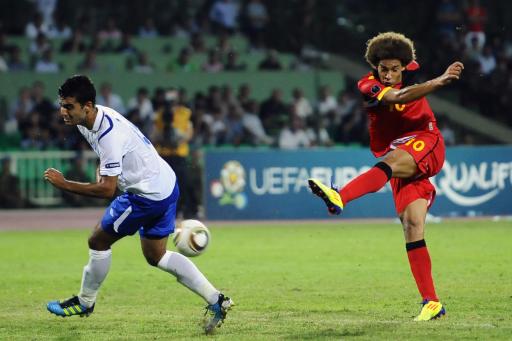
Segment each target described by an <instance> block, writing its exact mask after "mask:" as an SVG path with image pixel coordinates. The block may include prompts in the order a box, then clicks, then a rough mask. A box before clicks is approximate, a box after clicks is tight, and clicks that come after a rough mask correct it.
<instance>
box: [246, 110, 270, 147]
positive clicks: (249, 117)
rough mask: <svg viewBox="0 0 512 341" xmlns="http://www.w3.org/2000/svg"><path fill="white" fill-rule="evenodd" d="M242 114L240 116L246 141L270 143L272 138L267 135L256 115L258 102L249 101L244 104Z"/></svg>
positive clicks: (256, 143)
mask: <svg viewBox="0 0 512 341" xmlns="http://www.w3.org/2000/svg"><path fill="white" fill-rule="evenodd" d="M244 109H245V110H244V114H243V116H242V125H243V127H244V128H245V131H246V132H247V134H248V136H247V139H248V142H249V143H250V144H252V145H260V144H263V145H270V144H272V142H273V139H272V138H271V137H270V136H268V135H267V133H266V132H265V128H263V124H262V123H261V120H260V118H259V117H258V115H257V112H258V104H257V103H256V101H253V100H251V101H249V102H248V103H247V104H246V105H245V106H244Z"/></svg>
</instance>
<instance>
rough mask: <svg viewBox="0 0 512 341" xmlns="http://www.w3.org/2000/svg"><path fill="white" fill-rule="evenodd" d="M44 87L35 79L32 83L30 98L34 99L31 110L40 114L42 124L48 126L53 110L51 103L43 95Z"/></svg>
mask: <svg viewBox="0 0 512 341" xmlns="http://www.w3.org/2000/svg"><path fill="white" fill-rule="evenodd" d="M44 92H45V88H44V84H43V82H41V81H35V82H34V84H33V85H32V100H33V101H34V107H33V109H32V110H33V111H35V112H38V113H39V114H41V119H42V123H41V124H42V125H43V126H44V127H45V128H48V127H49V125H50V123H51V122H52V117H53V114H54V112H55V106H54V105H53V103H52V102H51V101H50V100H49V99H48V98H47V97H45V96H44Z"/></svg>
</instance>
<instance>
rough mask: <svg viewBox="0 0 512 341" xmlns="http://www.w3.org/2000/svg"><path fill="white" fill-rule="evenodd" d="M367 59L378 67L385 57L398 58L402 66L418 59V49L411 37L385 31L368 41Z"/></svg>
mask: <svg viewBox="0 0 512 341" xmlns="http://www.w3.org/2000/svg"><path fill="white" fill-rule="evenodd" d="M365 58H366V61H367V62H368V64H370V65H371V66H372V67H374V68H377V66H378V65H379V62H380V61H381V60H384V59H398V60H400V62H401V63H402V66H407V65H408V64H409V63H410V62H412V61H413V60H416V50H415V49H414V43H413V42H412V40H411V39H409V38H407V37H406V36H404V35H403V34H401V33H396V32H385V33H379V34H378V35H377V36H375V37H373V38H372V39H370V40H368V42H367V43H366V54H365Z"/></svg>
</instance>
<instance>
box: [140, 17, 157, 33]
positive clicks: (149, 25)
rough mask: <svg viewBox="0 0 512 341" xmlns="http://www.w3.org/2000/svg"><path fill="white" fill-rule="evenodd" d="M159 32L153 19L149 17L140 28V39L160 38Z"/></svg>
mask: <svg viewBox="0 0 512 341" xmlns="http://www.w3.org/2000/svg"><path fill="white" fill-rule="evenodd" d="M158 35H159V34H158V30H157V28H156V26H155V21H154V20H153V18H151V17H148V18H146V20H144V24H142V25H141V26H140V27H139V37H141V38H155V37H158Z"/></svg>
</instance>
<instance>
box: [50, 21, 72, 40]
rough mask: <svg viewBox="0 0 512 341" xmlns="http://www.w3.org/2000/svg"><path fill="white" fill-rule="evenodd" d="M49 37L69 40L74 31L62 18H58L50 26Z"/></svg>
mask: <svg viewBox="0 0 512 341" xmlns="http://www.w3.org/2000/svg"><path fill="white" fill-rule="evenodd" d="M47 35H48V38H49V39H69V38H70V37H71V35H72V31H71V28H70V27H69V26H68V25H66V23H65V22H64V20H63V19H62V18H61V17H57V18H56V19H55V20H54V21H53V23H52V24H51V25H49V28H48V32H47Z"/></svg>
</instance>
